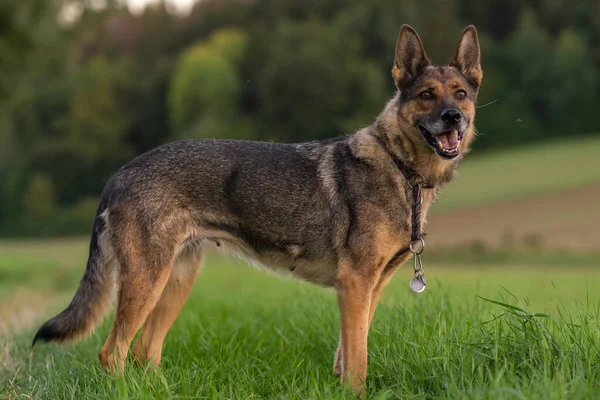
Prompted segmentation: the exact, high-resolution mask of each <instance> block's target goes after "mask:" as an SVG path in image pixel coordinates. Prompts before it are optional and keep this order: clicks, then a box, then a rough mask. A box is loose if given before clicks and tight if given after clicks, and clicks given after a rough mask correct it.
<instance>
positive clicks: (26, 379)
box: [0, 139, 600, 399]
mask: <svg viewBox="0 0 600 400" xmlns="http://www.w3.org/2000/svg"><path fill="white" fill-rule="evenodd" d="M599 151H600V140H598V139H590V140H585V141H584V140H581V141H578V142H575V143H568V142H566V143H549V144H543V145H542V144H540V145H537V146H534V147H529V148H522V149H517V150H514V151H511V152H509V153H501V152H498V153H495V154H490V155H485V156H481V157H478V156H474V157H473V156H470V157H468V158H467V159H466V160H465V162H464V163H463V165H462V166H461V168H460V175H459V177H458V178H457V179H456V180H455V181H454V182H452V183H451V184H450V185H449V186H448V187H446V188H445V189H444V190H443V192H442V194H441V197H440V200H439V201H438V204H436V205H434V208H433V213H432V214H431V215H430V218H429V220H430V224H429V225H428V227H427V232H428V239H427V250H426V252H425V254H424V262H425V269H426V273H427V278H428V282H429V285H428V288H427V290H426V291H425V292H424V293H422V294H415V293H412V292H410V290H409V288H408V281H409V279H410V277H411V272H410V270H411V268H410V266H409V265H406V266H405V267H403V268H402V269H401V271H400V272H399V273H398V274H397V275H396V276H395V278H394V279H393V281H392V283H391V284H390V285H389V287H388V288H387V289H386V291H385V292H384V295H383V299H382V305H381V307H380V309H379V310H378V312H377V314H376V317H375V320H374V325H373V329H372V331H371V335H370V339H369V340H370V353H369V354H370V359H369V368H370V371H369V381H368V385H369V394H370V395H371V396H372V397H375V398H398V397H399V396H402V398H403V399H411V398H415V399H416V398H424V397H429V398H444V397H445V398H469V399H480V398H481V399H483V398H490V399H491V398H493V399H502V398H523V399H532V398H539V399H584V398H590V399H592V398H599V397H600V348H599V346H600V325H599V324H598V318H599V317H600V308H599V307H600V268H599V267H600V239H599V238H600V220H599V217H600V212H598V211H597V203H598V198H599V196H600V161H599V160H598V159H597V158H596V157H595V155H596V154H598V152H599ZM491 177H493V179H494V182H491V180H490V179H491ZM87 241H88V238H74V239H57V240H41V241H6V240H5V241H0V398H4V397H7V398H16V397H20V398H29V397H30V396H31V397H37V398H106V397H112V398H117V397H118V398H171V397H180V398H189V397H195V396H200V397H210V398H221V397H223V398H248V397H255V398H284V397H285V398H290V399H293V398H298V399H302V398H308V397H313V398H315V397H321V398H330V397H334V398H336V397H337V398H341V397H343V396H344V394H345V392H343V391H342V390H341V389H340V388H339V385H338V380H337V379H336V378H334V377H333V375H332V374H331V364H332V358H333V352H334V350H335V348H336V345H337V335H338V311H337V304H336V299H335V294H334V292H333V291H331V290H328V289H321V288H317V287H313V286H311V285H309V284H306V283H302V282H299V281H296V280H293V279H280V278H279V277H276V276H273V275H271V274H268V273H265V272H259V271H255V270H253V269H252V268H249V267H247V266H244V263H243V262H240V261H235V260H232V259H230V258H223V257H221V256H217V255H214V254H211V255H210V256H209V257H208V260H207V263H206V268H205V270H204V271H202V272H201V273H200V274H199V276H198V280H197V282H196V285H195V288H194V291H193V294H192V296H191V298H190V300H189V301H188V303H187V305H186V306H185V308H184V310H183V311H182V313H181V316H180V318H179V319H178V320H177V321H176V323H175V325H174V328H173V330H172V331H171V333H170V334H169V336H168V337H167V340H166V349H165V353H164V358H163V363H164V364H163V367H162V369H161V370H160V371H159V372H158V373H156V374H155V373H149V374H147V373H146V372H145V371H144V369H141V368H131V369H129V370H128V371H127V373H126V375H125V377H123V378H120V379H116V378H112V377H109V378H107V377H106V376H105V375H104V374H103V373H102V372H101V370H100V366H99V363H98V362H97V355H96V354H97V352H98V350H99V349H100V347H101V345H102V342H103V340H104V339H105V338H106V336H107V334H108V329H109V327H110V324H111V323H112V321H105V323H104V324H103V325H102V326H101V327H100V329H98V331H97V332H96V333H95V334H94V335H93V336H92V337H91V338H89V339H87V340H86V341H84V342H81V343H78V344H70V345H66V346H64V347H60V346H56V345H41V346H40V347H39V348H38V347H36V349H35V351H33V352H32V351H31V350H30V348H29V344H30V340H31V338H32V336H33V333H34V331H35V328H36V327H37V324H38V323H41V322H43V320H45V319H46V318H47V317H50V316H51V315H53V314H54V313H55V312H58V311H60V310H61V309H62V308H63V307H64V306H66V304H67V303H68V301H69V300H70V298H71V296H72V295H73V293H74V289H75V287H76V285H77V282H78V280H79V279H80V277H81V275H82V274H83V268H84V265H85V259H86V256H87ZM481 297H484V298H487V299H490V300H494V301H499V302H502V303H506V304H508V305H512V306H516V307H518V308H510V307H509V306H503V305H500V304H494V303H490V302H488V301H486V300H483V299H482V298H481ZM523 310H525V311H523ZM534 313H541V314H538V315H537V316H536V315H534ZM346 394H347V393H346Z"/></svg>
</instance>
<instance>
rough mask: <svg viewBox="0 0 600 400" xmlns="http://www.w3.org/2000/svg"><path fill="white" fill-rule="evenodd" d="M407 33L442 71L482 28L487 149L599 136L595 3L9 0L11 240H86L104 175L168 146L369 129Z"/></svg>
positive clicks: (7, 201) (6, 87)
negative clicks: (464, 33)
mask: <svg viewBox="0 0 600 400" xmlns="http://www.w3.org/2000/svg"><path fill="white" fill-rule="evenodd" d="M402 23H409V24H411V25H412V26H414V27H415V28H416V29H417V31H418V32H419V33H420V35H421V37H422V39H423V41H424V43H425V47H426V49H427V52H428V55H429V56H430V58H431V59H432V60H433V61H435V62H436V63H445V62H447V61H448V60H449V59H450V57H451V55H452V53H453V51H454V49H455V46H456V43H457V40H458V36H459V33H460V31H461V29H462V28H463V27H464V26H466V25H467V24H470V23H473V24H475V25H476V26H477V28H478V30H479V33H480V39H481V46H482V51H483V64H484V74H485V78H484V84H483V88H482V91H481V95H480V100H479V105H480V106H481V109H479V110H478V121H477V122H478V124H477V125H478V130H479V132H480V133H481V136H480V138H479V139H478V141H477V143H476V147H477V149H478V151H480V150H485V149H486V148H497V147H505V146H507V145H512V144H519V143H522V142H527V141H535V140H540V139H542V140H547V139H549V138H550V137H552V136H555V137H570V136H574V135H583V134H594V133H597V132H599V131H600V119H598V118H597V108H598V106H597V104H600V81H599V79H600V76H599V74H600V72H599V71H600V51H599V50H600V46H599V43H600V2H598V1H597V0H580V1H577V2H570V1H567V0H497V1H493V2H492V1H490V2H488V1H480V0H404V1H398V0H374V1H369V2H365V1H348V0H286V1H281V0H203V1H201V2H199V3H197V4H196V5H195V7H194V8H193V10H192V11H191V13H190V14H189V15H185V16H182V15H177V14H174V13H171V12H169V8H168V7H167V6H165V5H164V4H159V5H156V6H152V7H150V8H147V9H146V10H145V11H144V12H143V13H141V14H139V15H137V14H131V13H130V12H129V11H128V10H127V8H126V7H125V6H124V5H123V3H122V2H120V1H117V0H28V1H22V0H3V1H2V3H1V4H0V66H1V69H2V74H0V235H4V236H7V235H11V236H15V235H53V234H71V233H79V232H87V231H88V229H89V226H90V225H91V218H92V215H93V213H94V210H95V207H96V201H97V197H98V195H99V193H100V192H101V190H102V188H103V185H104V183H105V181H106V180H107V179H108V177H109V176H110V175H111V174H112V173H114V172H115V171H116V170H117V169H118V168H119V167H120V166H121V165H122V164H124V163H126V162H127V161H129V160H130V159H131V158H132V157H134V156H135V155H137V154H140V153H142V152H144V151H147V150H149V149H150V148H153V147H155V146H157V145H159V144H161V143H164V142H167V141H172V140H178V139H184V138H196V137H209V138H243V139H256V140H277V141H284V142H297V141H306V140H314V139H322V138H327V137H333V136H337V135H341V134H345V133H351V132H353V131H355V130H356V129H358V128H360V127H362V126H365V125H368V124H369V123H371V121H372V120H373V119H374V117H375V116H376V115H377V113H378V112H379V111H380V109H381V108H382V106H383V104H384V102H385V101H386V100H387V99H388V98H389V97H391V96H392V95H393V93H394V85H393V82H392V79H391V76H390V69H391V66H392V60H393V55H394V47H395V43H396V37H397V33H398V29H399V27H400V25H401V24H402Z"/></svg>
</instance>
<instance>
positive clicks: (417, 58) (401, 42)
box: [392, 25, 429, 89]
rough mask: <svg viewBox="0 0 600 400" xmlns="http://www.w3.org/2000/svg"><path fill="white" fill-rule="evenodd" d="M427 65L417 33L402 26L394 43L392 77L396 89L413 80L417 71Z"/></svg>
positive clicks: (408, 27) (427, 61) (406, 26)
mask: <svg viewBox="0 0 600 400" xmlns="http://www.w3.org/2000/svg"><path fill="white" fill-rule="evenodd" d="M428 65H429V60H428V59H427V55H426V54H425V49H424V48H423V43H421V39H420V38H419V35H418V34H417V32H416V31H415V30H414V29H413V28H411V27H410V26H408V25H402V27H401V28H400V34H399V35H398V42H397V43H396V58H395V59H394V66H393V68H392V76H393V77H394V81H395V82H396V86H397V87H398V89H401V88H402V87H404V86H405V85H406V84H407V83H408V82H410V81H411V80H413V79H414V78H415V77H416V76H417V74H418V73H419V71H420V70H421V69H423V68H425V67H426V66H428Z"/></svg>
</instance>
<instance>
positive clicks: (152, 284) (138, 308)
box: [99, 231, 175, 372]
mask: <svg viewBox="0 0 600 400" xmlns="http://www.w3.org/2000/svg"><path fill="white" fill-rule="evenodd" d="M169 241H170V240H169ZM114 247H115V252H116V255H117V257H118V259H119V264H120V268H119V278H118V281H119V283H120V288H119V298H118V303H117V309H116V315H115V323H114V325H113V328H112V331H111V333H110V336H109V337H108V339H107V341H106V343H105V344H104V346H103V347H102V350H101V351H100V354H99V357H100V362H101V363H102V365H103V366H104V367H105V368H107V369H112V368H113V366H114V362H115V357H116V360H117V362H118V368H119V372H123V370H124V368H125V359H126V357H127V353H128V351H129V344H130V343H131V341H132V340H133V338H134V336H135V334H136V333H137V331H138V330H139V329H140V328H141V326H142V325H143V323H144V321H146V319H147V317H148V315H149V314H150V312H151V311H152V309H153V308H154V307H155V305H156V303H157V302H158V300H159V298H160V296H161V294H162V292H163V290H164V287H165V285H166V283H167V280H168V278H169V274H170V272H171V269H172V266H173V259H174V252H175V246H174V244H173V245H171V243H165V242H163V243H157V241H156V240H151V239H150V238H147V239H146V240H144V241H143V240H142V236H141V235H139V234H136V233H131V231H130V232H128V234H126V235H123V237H120V238H119V239H118V240H115V244H114Z"/></svg>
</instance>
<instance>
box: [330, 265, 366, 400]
mask: <svg viewBox="0 0 600 400" xmlns="http://www.w3.org/2000/svg"><path fill="white" fill-rule="evenodd" d="M340 269H341V271H340V274H339V276H338V279H337V282H336V289H337V294H338V303H339V306H340V316H341V334H340V341H341V346H342V357H341V358H342V374H341V375H342V381H343V382H347V383H348V384H349V385H350V386H351V387H352V388H353V389H354V390H355V391H356V392H357V393H358V394H360V395H362V394H364V389H365V379H366V377H367V336H368V333H369V309H370V303H371V293H372V291H373V285H372V282H371V279H369V278H368V277H366V276H364V275H361V274H360V273H359V272H358V271H355V270H353V269H352V268H346V269H344V268H343V267H341V268H340Z"/></svg>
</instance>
